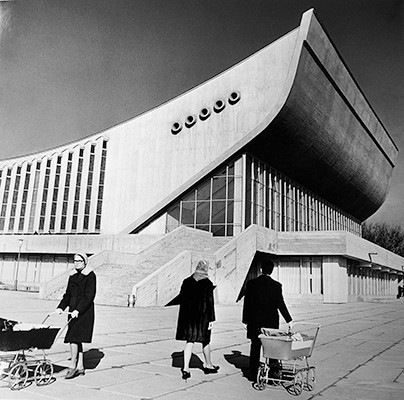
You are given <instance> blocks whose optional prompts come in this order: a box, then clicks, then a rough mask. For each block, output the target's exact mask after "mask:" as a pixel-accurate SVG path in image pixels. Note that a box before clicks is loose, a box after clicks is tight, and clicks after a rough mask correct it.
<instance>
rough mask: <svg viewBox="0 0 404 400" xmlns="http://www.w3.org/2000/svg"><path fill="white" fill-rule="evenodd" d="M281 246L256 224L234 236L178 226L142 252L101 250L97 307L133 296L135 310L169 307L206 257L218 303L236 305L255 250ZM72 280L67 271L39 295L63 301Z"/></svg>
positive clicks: (95, 264) (95, 262)
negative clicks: (186, 280)
mask: <svg viewBox="0 0 404 400" xmlns="http://www.w3.org/2000/svg"><path fill="white" fill-rule="evenodd" d="M134 236H135V235H134ZM139 240H141V235H139ZM276 247H277V235H276V232H274V231H270V230H268V229H265V228H262V227H259V226H256V225H252V226H250V227H249V228H247V229H246V230H245V231H244V232H242V233H241V234H240V235H238V236H237V237H234V238H233V237H227V238H225V237H213V236H212V234H211V233H209V232H205V231H201V230H196V229H192V228H187V227H179V228H177V229H176V230H175V231H173V232H171V233H169V234H167V235H164V236H160V237H158V238H156V240H155V241H153V242H152V243H151V244H149V245H147V246H145V247H144V248H143V249H142V250H140V251H138V252H137V253H128V252H118V251H102V252H100V253H97V254H95V255H93V256H92V257H90V259H89V265H90V266H91V267H92V268H93V269H94V270H95V272H96V275H97V296H96V303H97V304H106V305H116V306H127V305H128V296H129V295H134V296H135V298H136V306H164V305H166V304H167V303H169V302H170V301H171V300H172V299H173V298H174V297H175V296H176V295H177V294H178V292H179V289H180V286H181V282H182V280H183V279H184V278H185V277H187V276H189V275H190V274H191V273H192V272H193V271H194V269H195V266H196V264H197V263H198V261H199V260H200V259H202V258H203V259H207V260H208V261H209V263H210V273H209V275H210V278H211V280H212V281H213V282H214V284H215V285H217V289H216V290H215V296H216V302H217V303H218V304H219V303H221V304H234V302H235V301H236V300H237V298H238V295H239V293H240V290H241V289H242V287H243V284H244V281H245V279H246V276H247V274H248V272H249V269H250V267H251V265H252V262H253V259H254V256H255V254H256V252H257V251H259V252H264V253H272V252H274V251H275V250H276ZM68 276H69V272H68V271H67V272H66V273H63V274H61V275H59V276H57V277H55V278H54V279H52V281H49V282H47V284H46V285H44V286H43V287H42V288H41V291H42V292H40V297H41V298H53V299H60V298H61V296H62V294H63V291H64V290H65V287H66V283H67V279H68Z"/></svg>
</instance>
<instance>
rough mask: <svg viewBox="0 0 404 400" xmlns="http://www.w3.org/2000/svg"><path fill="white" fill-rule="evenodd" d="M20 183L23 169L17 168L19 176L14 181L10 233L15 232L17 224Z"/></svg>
mask: <svg viewBox="0 0 404 400" xmlns="http://www.w3.org/2000/svg"><path fill="white" fill-rule="evenodd" d="M20 181H21V167H20V166H18V167H17V174H16V176H15V181H14V190H13V197H12V200H11V212H10V220H9V224H8V231H9V232H12V231H13V230H14V223H15V214H16V210H17V200H18V192H19V189H20Z"/></svg>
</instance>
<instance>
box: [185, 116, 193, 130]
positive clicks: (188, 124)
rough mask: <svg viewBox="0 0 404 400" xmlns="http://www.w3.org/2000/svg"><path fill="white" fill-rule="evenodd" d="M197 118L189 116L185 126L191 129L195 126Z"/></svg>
mask: <svg viewBox="0 0 404 400" xmlns="http://www.w3.org/2000/svg"><path fill="white" fill-rule="evenodd" d="M195 123H196V118H195V116H194V115H188V117H187V119H186V120H185V126H186V127H187V128H190V127H191V126H193V125H195Z"/></svg>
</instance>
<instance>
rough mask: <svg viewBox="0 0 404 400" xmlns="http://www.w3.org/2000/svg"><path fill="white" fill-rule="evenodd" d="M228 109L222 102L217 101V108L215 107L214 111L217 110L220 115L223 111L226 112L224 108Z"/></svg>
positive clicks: (220, 100)
mask: <svg viewBox="0 0 404 400" xmlns="http://www.w3.org/2000/svg"><path fill="white" fill-rule="evenodd" d="M225 107H226V103H225V102H224V101H223V100H222V99H219V100H216V103H215V106H214V107H213V109H214V110H215V112H217V113H219V112H221V111H223V110H224V108H225Z"/></svg>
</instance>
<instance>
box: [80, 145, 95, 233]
mask: <svg viewBox="0 0 404 400" xmlns="http://www.w3.org/2000/svg"><path fill="white" fill-rule="evenodd" d="M94 160H95V145H93V144H92V145H91V150H90V163H89V166H88V179H87V190H86V203H85V207H84V222H83V229H84V230H88V225H89V220H90V207H91V192H92V187H93V175H94Z"/></svg>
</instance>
